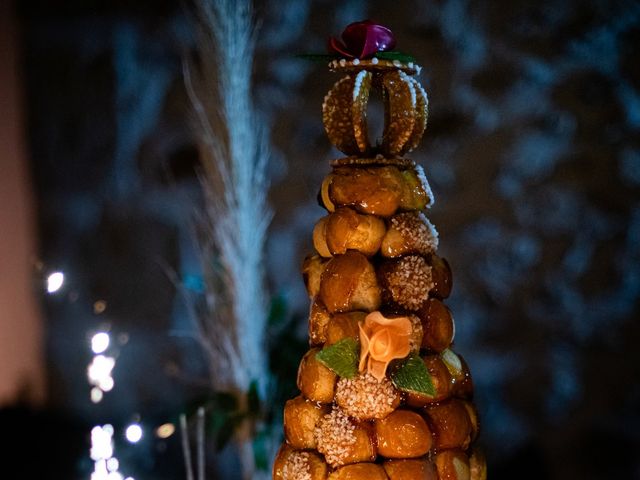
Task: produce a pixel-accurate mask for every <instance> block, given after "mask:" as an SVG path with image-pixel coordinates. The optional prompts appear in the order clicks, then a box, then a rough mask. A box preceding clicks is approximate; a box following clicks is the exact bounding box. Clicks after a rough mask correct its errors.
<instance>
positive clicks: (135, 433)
mask: <svg viewBox="0 0 640 480" xmlns="http://www.w3.org/2000/svg"><path fill="white" fill-rule="evenodd" d="M125 436H126V437H127V440H129V442H131V443H138V442H139V441H140V439H141V438H142V427H141V426H140V425H138V424H137V423H132V424H131V425H129V426H128V427H127V430H126V431H125Z"/></svg>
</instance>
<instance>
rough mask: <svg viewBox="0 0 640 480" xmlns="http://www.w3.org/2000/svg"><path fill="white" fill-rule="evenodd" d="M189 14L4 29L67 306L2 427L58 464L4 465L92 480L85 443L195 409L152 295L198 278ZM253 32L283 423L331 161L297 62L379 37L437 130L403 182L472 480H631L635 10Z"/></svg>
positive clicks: (344, 15)
mask: <svg viewBox="0 0 640 480" xmlns="http://www.w3.org/2000/svg"><path fill="white" fill-rule="evenodd" d="M184 6H185V5H184V4H182V3H180V2H178V1H169V0H161V1H160V0H159V1H155V2H136V1H113V2H90V1H89V2H87V1H68V2H60V1H54V2H44V1H42V2H38V1H33V0H27V1H22V2H19V4H18V13H19V15H18V18H19V21H20V28H21V32H22V38H21V43H22V47H23V48H22V54H23V56H22V62H23V63H22V68H23V72H24V78H25V80H26V85H25V92H26V99H25V100H26V105H27V113H28V124H27V126H26V130H27V134H28V141H29V148H30V159H31V162H32V175H33V178H34V181H35V189H36V193H37V200H38V203H37V205H38V226H39V232H40V237H39V245H40V255H41V261H42V263H43V265H44V266H45V269H44V271H51V270H55V269H60V270H63V271H64V272H65V274H66V278H67V283H66V284H65V290H64V291H63V292H62V293H61V294H60V295H57V296H46V297H45V296H43V298H42V301H43V305H44V306H45V309H46V310H45V311H46V314H47V315H46V318H47V324H46V327H47V344H46V348H47V352H46V353H47V359H48V369H49V370H48V377H49V384H50V392H49V393H50V395H49V398H50V403H49V405H48V406H47V409H46V411H45V412H36V413H34V412H28V411H24V410H20V409H19V408H18V407H16V408H17V410H16V411H14V412H13V415H11V414H10V415H9V416H8V417H7V418H10V419H14V421H15V422H16V423H17V424H20V425H23V426H24V425H25V424H27V425H33V428H34V431H36V425H37V431H38V433H43V431H46V432H47V434H48V435H53V436H54V437H56V438H59V440H60V442H59V445H58V447H59V451H57V452H56V453H53V452H50V451H47V449H46V448H39V449H38V448H35V449H34V445H33V443H32V442H33V438H34V437H33V435H30V436H29V435H25V436H24V439H23V442H24V444H22V443H20V444H19V445H24V446H25V447H27V449H28V450H25V452H26V451H30V452H32V453H31V454H30V456H29V457H28V458H33V457H34V455H36V456H37V454H36V453H34V452H42V455H43V456H44V455H49V456H48V457H47V458H53V457H55V458H56V459H57V461H59V462H60V464H61V465H63V464H64V465H66V466H67V467H68V468H69V472H71V471H75V472H80V473H69V475H68V476H67V477H66V478H76V477H72V475H78V476H77V478H88V476H87V475H88V474H87V473H86V472H87V468H90V462H89V461H88V452H87V451H86V449H85V445H86V435H87V434H86V432H87V431H88V430H89V429H90V428H91V426H92V425H93V424H98V423H107V422H108V423H112V424H114V426H115V427H116V429H118V428H120V427H121V426H122V425H125V424H126V423H127V422H129V421H131V419H134V418H137V417H140V418H142V422H143V424H145V425H147V426H148V427H149V428H152V427H154V426H157V425H159V424H161V423H163V422H164V421H168V420H171V419H175V417H176V415H177V414H178V413H179V412H181V411H184V409H185V408H187V406H188V405H191V404H192V403H193V402H194V401H195V399H197V398H199V396H201V395H203V394H206V392H207V385H206V381H205V380H203V377H204V369H203V366H202V356H201V354H200V352H199V351H198V348H197V346H196V345H194V344H193V342H190V341H189V340H187V339H185V338H182V337H180V336H178V335H176V332H177V331H180V330H181V329H183V328H184V326H185V318H184V317H185V311H184V306H183V305H181V301H180V298H179V296H178V295H176V289H175V287H174V285H173V283H172V282H171V281H170V279H169V278H168V276H167V275H166V272H167V271H168V270H175V271H177V272H179V273H180V276H181V277H182V279H183V280H185V281H187V282H188V281H189V279H190V278H192V277H194V278H195V277H197V275H198V271H197V262H196V259H195V254H194V250H193V243H192V241H191V238H190V234H189V229H188V224H189V220H190V219H191V218H192V216H193V212H194V211H197V209H198V208H199V205H200V203H199V199H200V197H199V193H198V192H199V184H198V180H197V178H196V175H195V171H196V167H197V164H198V156H197V151H196V148H195V141H194V136H193V132H192V130H191V128H190V126H189V122H188V101H187V98H186V95H185V91H184V86H183V81H182V74H181V55H182V53H183V51H185V49H186V50H189V49H192V48H193V47H194V46H193V42H192V41H191V40H190V38H191V36H190V26H189V23H188V21H187V19H186V17H185V15H184V12H185V10H184ZM256 15H257V17H258V18H259V20H260V24H261V27H260V30H259V42H258V52H257V56H256V64H255V79H254V80H255V89H254V95H255V102H256V106H257V108H258V110H259V111H260V112H261V114H262V115H263V116H264V119H265V120H264V121H265V122H267V123H268V125H269V127H270V130H271V138H272V147H273V158H272V161H271V164H270V175H271V183H272V190H271V192H270V203H271V205H272V207H273V209H274V212H275V217H274V220H273V222H272V226H271V229H270V233H269V240H268V245H267V257H268V261H267V274H268V288H269V292H270V295H271V296H272V297H273V299H274V305H276V306H278V312H279V315H280V316H281V317H283V318H284V320H283V321H286V322H289V323H288V324H290V325H296V326H297V327H298V328H297V330H296V331H297V332H298V333H299V334H298V335H297V342H298V343H297V344H296V345H294V346H293V348H292V349H291V353H290V356H289V357H286V356H284V358H283V355H280V356H274V357H273V358H272V361H273V368H274V371H275V374H276V376H278V378H280V380H281V381H282V387H281V388H282V390H283V398H284V397H285V396H286V395H285V394H291V390H292V386H291V380H292V379H293V377H294V376H295V368H296V366H297V362H298V359H299V356H298V354H299V353H301V352H303V351H304V342H305V338H304V335H305V328H306V326H305V320H306V312H307V308H308V300H307V298H306V294H305V292H304V286H303V284H302V279H301V277H300V275H299V267H300V264H301V261H302V258H303V257H304V255H305V254H306V253H307V252H309V251H310V250H311V231H312V228H313V224H314V223H315V221H316V220H317V218H319V217H320V216H322V215H323V211H322V210H321V209H320V207H318V206H317V204H316V203H315V196H316V192H317V189H318V187H319V185H320V182H321V180H322V178H323V176H324V175H325V174H326V173H327V171H328V168H329V167H328V161H329V160H330V159H332V158H335V157H337V156H339V152H337V151H335V150H333V149H332V147H331V146H330V144H329V142H328V140H327V139H326V137H325V136H324V133H323V129H322V123H321V114H320V106H321V104H322V99H323V97H324V94H325V93H326V91H327V90H328V89H329V88H330V86H331V85H332V84H333V82H334V81H336V80H337V79H338V77H336V76H333V75H332V74H330V73H329V72H328V71H327V70H326V69H325V68H324V67H323V66H322V65H316V64H313V63H307V62H305V61H301V60H300V59H297V58H295V57H294V54H296V53H299V52H322V51H323V50H324V46H325V41H326V38H327V36H328V35H331V34H334V35H335V34H339V32H340V31H341V30H342V28H343V27H344V26H345V25H346V24H348V23H350V22H352V21H356V20H361V19H364V18H372V19H374V20H377V21H379V22H381V23H383V24H386V25H388V26H389V27H390V28H391V29H392V30H393V31H394V32H395V33H396V36H397V39H398V49H399V50H401V51H404V52H408V53H411V54H413V55H414V56H415V57H416V58H417V59H418V63H420V64H421V65H423V67H424V69H423V71H422V74H421V76H420V81H421V82H422V84H423V85H424V87H425V89H426V90H427V92H428V94H429V97H430V118H429V126H428V128H427V132H426V134H425V137H424V139H423V142H422V145H421V146H420V147H419V148H418V150H417V151H415V152H413V153H412V154H411V157H412V158H414V159H415V160H417V161H418V162H419V163H421V164H422V165H423V166H424V168H425V171H426V173H427V176H428V178H429V180H430V182H431V185H432V187H433V190H434V193H435V195H436V204H435V206H434V207H433V208H432V210H431V212H430V213H429V216H430V218H431V220H432V221H433V222H434V223H435V225H436V226H437V228H438V230H439V232H440V240H441V243H440V245H441V246H440V251H441V253H442V255H443V256H444V257H446V258H447V259H448V260H449V262H450V264H451V265H452V268H453V272H454V279H455V288H454V292H453V294H452V296H451V298H450V299H449V305H450V307H451V308H452V311H453V313H454V316H455V320H456V326H457V333H456V341H455V348H456V350H457V351H459V352H460V353H462V354H463V356H464V357H465V358H466V359H467V361H468V363H469V364H470V366H471V370H472V373H473V375H474V380H475V386H476V403H477V405H478V407H479V410H480V415H481V421H482V434H481V437H480V443H481V444H482V446H483V447H484V449H485V451H486V452H487V455H488V459H489V469H490V478H492V479H496V480H497V479H501V478H519V479H526V478H532V479H533V478H535V479H560V478H563V479H564V478H581V479H585V480H587V479H604V478H640V460H638V459H639V458H640V457H639V455H638V453H637V452H638V451H639V450H638V449H639V448H640V408H639V407H640V384H639V383H638V378H640V354H639V353H638V352H639V349H638V348H637V345H638V343H639V341H640V328H639V327H638V320H639V318H638V313H639V308H638V307H639V305H638V298H639V296H640V63H639V62H638V46H639V45H640V4H638V2H633V1H605V0H603V1H596V0H592V1H563V0H552V1H546V2H545V1H540V2H527V1H517V0H516V1H514V0H490V1H487V2H473V1H465V0H442V1H418V0H415V1H410V0H406V1H405V0H403V1H396V2H384V1H370V2H366V1H358V0H343V1H339V2H337V1H334V2H332V1H322V0H313V1H304V0H302V1H294V0H288V1H285V0H281V1H269V2H259V3H258V4H257V8H256ZM96 301H105V302H106V305H107V308H106V309H105V310H104V311H103V312H99V311H97V310H95V309H94V304H95V302H96ZM104 327H108V328H110V329H111V331H112V332H113V333H114V334H116V337H117V338H119V339H120V341H119V343H118V346H117V348H118V361H117V365H116V368H115V370H114V378H115V382H116V387H115V388H114V390H113V391H112V392H109V393H108V394H107V395H106V396H105V400H104V401H103V402H101V403H100V404H98V405H94V404H92V403H91V402H90V401H89V386H88V384H87V380H86V366H87V364H88V363H89V362H90V359H91V352H90V348H89V346H88V340H89V339H90V337H91V334H92V333H93V332H95V331H97V330H98V329H100V328H104ZM278 341H279V340H278V338H276V337H275V336H272V338H271V348H272V349H273V348H274V347H275V346H279V345H280V344H279V343H278ZM280 350H281V349H280ZM281 408H282V405H274V406H273V409H274V411H280V410H281ZM5 415H6V413H5ZM34 417H37V419H36V418H34ZM15 419H23V423H21V422H20V421H18V420H15ZM24 419H26V420H24ZM145 422H146V423H145ZM60 425H64V427H63V428H60ZM16 429H18V430H19V427H16ZM23 431H24V429H23ZM27 431H28V430H27ZM176 437H177V435H174V436H173V437H172V438H170V439H168V440H167V441H158V440H153V439H152V438H150V437H149V438H146V440H145V441H143V442H141V443H140V444H138V445H136V446H127V445H126V444H124V443H123V444H122V445H121V446H120V450H119V458H120V459H121V465H122V470H123V471H127V472H133V473H131V474H132V475H133V476H134V477H135V478H136V480H144V479H151V478H153V479H155V480H161V479H177V478H184V474H183V471H182V459H181V457H180V454H179V448H178V445H177V438H176ZM14 446H15V444H14ZM67 447H68V448H67ZM5 451H6V450H5ZM47 452H48V453H47ZM222 457H224V455H223V456H222ZM222 461H223V460H221V456H217V457H215V458H213V459H212V462H213V467H212V468H214V469H215V465H216V464H217V463H220V462H222ZM60 468H62V467H60ZM59 471H62V470H59ZM24 478H28V476H26V477H24ZM213 478H216V477H215V476H214V477H213Z"/></svg>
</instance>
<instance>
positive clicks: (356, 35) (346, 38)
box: [329, 20, 396, 59]
mask: <svg viewBox="0 0 640 480" xmlns="http://www.w3.org/2000/svg"><path fill="white" fill-rule="evenodd" d="M341 38H342V40H339V39H337V38H335V37H331V38H330V39H329V51H330V52H331V53H337V54H339V55H342V56H344V57H347V58H359V59H365V58H371V57H373V56H374V55H375V54H376V52H384V51H387V50H392V49H393V48H394V47H395V46H396V39H395V37H394V36H393V33H392V32H391V30H389V29H388V28H387V27H385V26H383V25H379V24H377V23H374V22H372V21H371V20H365V21H363V22H354V23H352V24H350V25H347V28H345V29H344V31H343V32H342V36H341Z"/></svg>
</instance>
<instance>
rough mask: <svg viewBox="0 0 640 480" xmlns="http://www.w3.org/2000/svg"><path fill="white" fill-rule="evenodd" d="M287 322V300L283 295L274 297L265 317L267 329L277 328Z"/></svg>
mask: <svg viewBox="0 0 640 480" xmlns="http://www.w3.org/2000/svg"><path fill="white" fill-rule="evenodd" d="M286 320H287V300H286V298H285V297H284V295H275V296H274V297H273V298H272V299H271V308H270V309H269V316H268V317H267V325H268V326H269V327H279V326H280V325H282V324H283V323H285V321H286Z"/></svg>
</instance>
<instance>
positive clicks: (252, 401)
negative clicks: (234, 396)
mask: <svg viewBox="0 0 640 480" xmlns="http://www.w3.org/2000/svg"><path fill="white" fill-rule="evenodd" d="M260 403H261V402H260V393H259V392H258V381H257V380H252V381H251V384H250V385H249V391H248V392H247V405H248V407H249V414H250V415H256V414H258V413H259V412H260Z"/></svg>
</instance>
